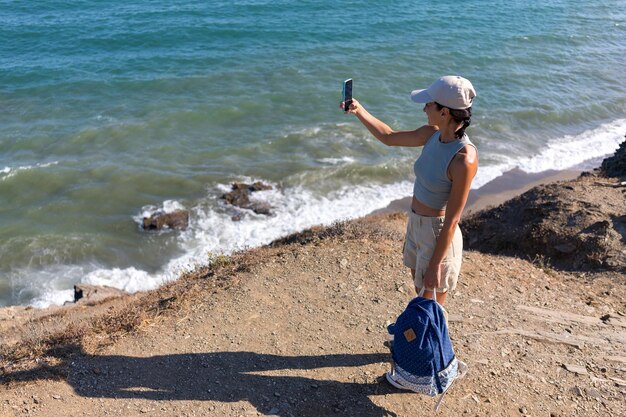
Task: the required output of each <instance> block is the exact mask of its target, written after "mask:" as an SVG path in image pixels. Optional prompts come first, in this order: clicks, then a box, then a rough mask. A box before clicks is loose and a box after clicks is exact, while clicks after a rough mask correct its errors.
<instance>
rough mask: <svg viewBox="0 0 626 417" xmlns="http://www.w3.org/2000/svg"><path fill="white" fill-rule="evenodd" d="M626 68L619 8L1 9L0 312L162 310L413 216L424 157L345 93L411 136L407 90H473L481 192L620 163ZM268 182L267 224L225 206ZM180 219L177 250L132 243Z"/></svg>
mask: <svg viewBox="0 0 626 417" xmlns="http://www.w3.org/2000/svg"><path fill="white" fill-rule="evenodd" d="M625 68H626V7H624V2H623V1H620V0H599V1H580V0H568V1H565V0H554V1H546V2H528V1H516V0H509V1H491V2H485V1H479V0H468V1H464V2H454V1H450V2H446V1H443V2H442V1H439V2H424V1H394V0H392V1H387V2H357V1H349V0H346V1H342V2H336V1H326V0H317V1H302V0H300V1H293V0H283V1H277V0H273V1H261V0H256V1H255V0H249V1H233V0H230V1H222V0H213V1H209V2H206V1H188V0H187V1H186V0H182V1H178V2H166V1H162V0H150V1H146V0H143V1H142V0H138V1H133V2H128V1H119V0H103V1H97V2H95V1H75V2H61V1H53V0H47V1H45V0H44V1H38V2H24V1H9V0H0V110H1V111H0V306H6V305H16V304H22V305H24V304H31V305H34V306H39V307H42V306H46V305H49V304H52V303H53V304H59V303H62V302H64V301H66V300H69V299H71V298H72V285H73V284H74V283H77V282H86V283H94V284H103V285H111V286H115V287H118V288H122V289H125V290H128V291H138V290H147V289H151V288H155V287H156V286H158V285H160V284H162V283H164V282H167V281H169V280H172V279H175V278H176V277H177V276H179V274H180V273H181V272H182V271H185V270H188V269H190V268H193V266H194V265H198V264H205V263H207V262H209V261H210V259H211V257H212V256H215V255H216V254H221V253H225V254H228V253H231V252H232V251H235V250H241V249H245V248H248V247H254V246H258V245H262V244H265V243H267V242H270V241H271V240H273V239H275V238H278V237H280V236H284V235H286V234H288V233H292V232H295V231H298V230H302V229H304V228H307V227H310V226H312V225H316V224H329V223H332V222H333V221H336V220H341V219H346V218H354V217H357V216H362V215H365V214H367V213H368V212H371V211H373V210H376V209H379V208H382V207H385V206H386V205H387V204H388V203H389V202H390V201H392V200H394V199H398V198H402V197H406V196H410V195H411V191H412V180H413V175H412V164H413V162H414V160H415V158H416V157H417V156H418V155H419V149H414V148H389V147H385V146H384V145H382V144H381V143H379V142H378V141H377V140H376V139H375V138H373V137H372V136H371V135H370V134H369V133H368V132H367V130H366V129H365V128H364V127H363V126H362V125H361V124H360V123H359V122H358V120H356V118H355V117H354V116H351V115H344V114H343V112H342V111H340V110H339V107H338V106H339V99H340V94H341V84H342V81H343V80H344V79H347V78H353V79H354V96H355V97H356V98H358V99H359V100H360V101H361V103H362V104H363V105H364V106H366V108H367V109H368V110H369V111H370V112H371V113H372V114H374V115H375V116H377V117H379V118H380V119H381V120H383V121H385V122H387V123H388V124H389V125H390V126H392V127H393V128H394V129H414V128H416V127H418V126H420V125H422V124H424V123H425V121H426V118H425V115H424V113H423V111H422V106H420V105H416V104H414V103H412V102H411V101H410V100H409V92H410V91H411V90H413V89H416V88H425V87H427V86H428V85H429V84H430V83H431V82H432V81H434V80H435V79H436V78H437V77H439V76H441V75H447V74H459V75H462V76H464V77H466V78H469V79H470V80H471V81H472V82H473V84H474V86H475V88H476V90H477V92H478V97H477V98H476V100H475V105H474V109H473V110H474V117H473V119H472V126H471V127H470V128H469V129H468V133H469V135H470V137H471V139H472V140H473V141H474V143H475V144H476V145H477V146H478V149H479V153H480V164H481V165H480V170H479V172H478V175H477V177H476V179H475V180H474V184H473V187H474V188H479V187H481V186H482V185H484V184H486V183H487V182H489V181H491V180H493V179H494V178H497V177H498V176H499V175H501V174H502V173H503V172H505V171H507V170H510V169H513V168H515V167H518V168H520V169H522V170H524V171H527V172H539V171H543V170H547V169H567V168H572V167H580V166H585V164H586V166H587V167H592V166H594V165H595V164H597V163H598V161H599V159H600V158H602V157H603V156H605V155H607V154H610V153H612V152H613V151H614V150H615V149H616V148H617V146H618V144H619V143H620V142H621V141H622V140H623V136H624V133H626V115H625V113H626V87H625V85H626V83H624V69H625ZM581 164H582V165H581ZM259 180H260V181H264V182H266V183H268V184H271V185H272V186H273V190H269V191H260V192H258V193H256V194H255V195H254V198H255V199H257V200H261V201H265V202H268V203H269V204H271V206H272V207H273V213H274V214H273V215H272V216H269V217H268V216H263V215H256V214H254V213H251V212H247V211H242V212H239V213H237V212H236V210H235V209H233V208H231V207H227V206H226V205H225V204H224V203H223V202H222V201H221V200H220V196H221V195H222V194H223V193H224V192H226V191H228V190H229V188H230V184H231V183H233V182H235V181H259ZM176 208H185V209H187V210H189V211H190V213H191V216H190V227H189V228H188V229H187V230H186V231H182V232H179V231H165V232H144V231H142V230H141V229H140V226H139V223H140V221H141V217H142V214H143V213H145V212H147V211H150V210H155V209H164V210H166V211H167V210H173V209H176ZM234 214H237V215H239V216H241V217H242V219H241V220H240V221H234V220H233V219H232V217H233V215H234Z"/></svg>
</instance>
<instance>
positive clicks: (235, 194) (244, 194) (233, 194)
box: [222, 181, 272, 220]
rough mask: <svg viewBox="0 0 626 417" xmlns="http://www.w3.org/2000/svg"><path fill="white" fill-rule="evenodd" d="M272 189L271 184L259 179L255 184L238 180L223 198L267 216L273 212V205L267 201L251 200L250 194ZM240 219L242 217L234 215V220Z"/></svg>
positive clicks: (230, 202)
mask: <svg viewBox="0 0 626 417" xmlns="http://www.w3.org/2000/svg"><path fill="white" fill-rule="evenodd" d="M271 189H272V186H271V185H267V184H264V183H262V182H260V181H257V182H255V183H254V184H244V183H242V182H236V183H234V184H233V185H232V191H230V192H229V193H226V194H224V195H222V199H224V201H226V203H228V204H231V205H233V206H236V207H239V208H242V209H247V210H252V211H253V212H255V213H257V214H264V215H266V216H269V215H271V214H272V212H271V209H272V207H271V206H270V205H269V204H267V203H262V202H253V201H250V194H251V193H253V192H255V191H261V190H271ZM240 219H241V218H240V217H233V220H240Z"/></svg>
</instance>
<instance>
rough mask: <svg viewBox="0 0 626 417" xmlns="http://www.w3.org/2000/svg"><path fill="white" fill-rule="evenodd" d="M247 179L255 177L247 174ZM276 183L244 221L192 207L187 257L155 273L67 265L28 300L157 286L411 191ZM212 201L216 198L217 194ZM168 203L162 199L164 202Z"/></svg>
mask: <svg viewBox="0 0 626 417" xmlns="http://www.w3.org/2000/svg"><path fill="white" fill-rule="evenodd" d="M244 180H253V181H254V179H247V178H246V179H244ZM272 185H273V186H274V189H273V190H266V191H258V192H255V193H254V196H253V198H254V199H256V200H257V201H264V202H267V203H269V204H270V205H271V206H272V207H274V212H273V215H272V216H264V215H258V214H255V213H253V212H251V211H249V210H242V214H243V216H242V218H241V220H240V221H234V220H233V219H232V211H231V210H234V209H230V208H229V209H225V207H223V206H218V207H215V206H212V207H209V206H207V205H204V204H199V205H197V206H196V207H193V208H192V209H191V219H190V228H189V229H188V230H187V231H185V232H183V233H181V234H180V235H179V244H180V246H181V247H182V248H183V249H184V255H183V256H180V257H177V258H175V259H172V260H170V261H169V262H168V263H167V264H166V265H165V266H164V267H163V268H162V269H161V270H160V271H159V272H157V273H154V274H151V273H148V272H146V271H142V270H140V269H137V268H135V267H130V268H124V269H120V268H97V267H94V266H89V265H85V266H76V265H74V266H67V267H65V268H66V270H65V271H56V272H55V274H48V273H46V274H45V275H46V277H45V279H43V278H42V279H37V280H28V281H29V282H32V283H33V285H34V286H35V287H32V288H28V291H31V292H36V296H35V297H34V298H33V299H32V301H31V302H30V304H31V305H33V306H35V307H39V308H41V307H46V306H48V305H51V304H62V303H64V302H65V301H70V300H71V299H72V294H73V293H72V292H71V291H70V290H69V289H67V286H68V285H69V283H70V282H71V283H76V282H85V283H90V284H96V285H108V286H111V287H115V288H119V289H122V290H125V291H128V292H131V293H132V292H136V291H146V290H150V289H154V288H157V287H158V286H160V285H162V284H164V283H166V282H169V281H172V280H174V279H176V278H178V277H179V276H180V275H181V274H182V273H184V272H186V271H189V270H192V269H193V268H195V267H197V266H201V265H206V264H208V263H209V262H210V260H211V255H215V254H226V255H228V254H231V253H233V252H235V251H239V250H245V249H248V248H252V247H258V246H261V245H264V244H267V243H270V242H271V241H273V240H275V239H278V238H280V237H283V236H285V235H288V234H290V233H295V232H298V231H301V230H303V229H306V228H308V227H311V226H314V225H320V224H324V225H328V224H332V223H333V222H335V221H339V220H346V219H351V218H356V217H361V216H364V215H366V214H368V213H371V212H372V211H375V210H378V209H381V208H384V207H386V206H387V205H388V204H389V202H390V201H393V200H395V199H398V198H402V197H406V196H408V195H410V192H411V184H410V183H409V182H402V183H397V184H389V185H370V186H360V187H344V188H342V189H340V190H338V191H336V192H334V193H331V194H329V195H327V196H319V195H314V194H313V193H312V192H311V191H309V190H306V189H302V188H292V189H281V188H280V187H278V185H277V184H272ZM228 189H229V185H228V184H218V186H217V187H216V188H215V189H214V191H213V192H212V194H215V192H216V191H225V190H228ZM210 199H214V195H212V196H210ZM165 205H166V204H165V203H164V205H163V206H165ZM58 268H60V269H63V268H64V267H63V266H58ZM22 272H25V271H22ZM21 275H25V274H24V273H22V274H21ZM26 275H27V274H26ZM55 276H61V277H63V282H57V281H58V279H57V278H55ZM24 282H25V283H26V280H24ZM36 282H39V283H42V282H45V285H44V286H43V287H36V285H37V284H36Z"/></svg>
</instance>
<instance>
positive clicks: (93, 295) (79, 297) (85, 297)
mask: <svg viewBox="0 0 626 417" xmlns="http://www.w3.org/2000/svg"><path fill="white" fill-rule="evenodd" d="M126 294H127V292H126V291H123V290H119V289H117V288H113V287H107V286H106V285H90V284H76V285H74V302H75V303H78V302H80V303H81V304H97V303H99V302H101V301H104V300H106V299H109V298H116V297H122V296H124V295H126Z"/></svg>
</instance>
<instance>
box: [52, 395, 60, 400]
mask: <svg viewBox="0 0 626 417" xmlns="http://www.w3.org/2000/svg"><path fill="white" fill-rule="evenodd" d="M52 398H54V399H55V400H60V399H61V396H60V395H59V394H52Z"/></svg>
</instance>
